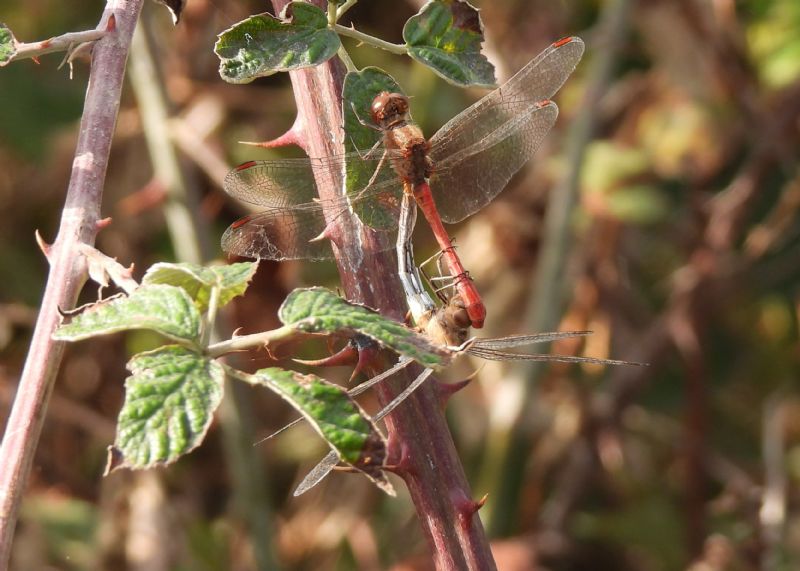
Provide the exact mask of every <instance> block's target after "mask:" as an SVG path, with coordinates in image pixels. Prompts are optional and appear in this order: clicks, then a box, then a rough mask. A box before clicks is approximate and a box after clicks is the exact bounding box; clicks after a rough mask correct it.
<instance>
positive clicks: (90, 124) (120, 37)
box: [0, 0, 143, 569]
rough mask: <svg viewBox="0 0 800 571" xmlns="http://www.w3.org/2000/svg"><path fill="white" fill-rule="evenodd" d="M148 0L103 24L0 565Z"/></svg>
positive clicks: (32, 371)
mask: <svg viewBox="0 0 800 571" xmlns="http://www.w3.org/2000/svg"><path fill="white" fill-rule="evenodd" d="M142 3H143V0H128V1H125V2H122V1H119V0H109V1H108V2H107V3H106V7H105V10H104V12H103V16H102V18H101V20H100V21H101V24H100V26H98V27H100V28H103V29H104V30H105V29H106V27H107V24H108V23H109V19H110V18H111V17H112V16H113V17H114V18H115V20H116V22H115V24H114V26H113V27H112V29H111V30H109V31H108V33H106V34H105V35H104V36H103V38H102V39H101V40H99V41H98V42H97V44H95V46H94V50H93V54H92V64H91V71H90V78H89V85H88V88H87V91H86V101H85V103H84V109H83V117H82V118H81V125H80V131H79V133H78V143H77V145H76V148H75V159H74V160H73V163H72V175H71V177H70V181H69V187H68V189H67V196H66V201H65V204H64V210H63V212H62V216H61V225H60V227H59V230H58V236H57V237H56V240H55V242H54V243H53V245H52V246H51V247H50V248H49V249H48V252H47V256H48V261H49V262H50V273H49V276H48V279H47V286H46V288H45V292H44V297H43V299H42V304H41V309H40V311H39V317H38V319H37V321H36V328H35V330H34V332H33V338H32V340H31V346H30V349H29V351H28V356H27V359H26V361H25V367H24V369H23V371H22V377H21V378H20V381H19V389H18V391H17V396H16V398H15V399H14V404H13V406H12V408H11V414H10V416H9V418H8V423H7V425H6V431H5V434H4V436H3V443H2V445H1V446H0V458H2V461H1V462H0V569H5V568H6V567H7V565H8V560H9V558H10V556H11V543H12V539H13V536H14V528H15V526H16V523H17V515H18V512H19V507H20V503H21V501H22V495H23V493H24V491H25V487H26V482H27V480H28V475H29V474H30V470H31V466H32V464H33V457H34V452H35V451H36V445H37V443H38V441H39V435H40V434H41V431H42V424H43V422H44V417H45V413H46V411H47V403H48V400H49V398H50V394H51V393H52V390H53V383H54V381H55V377H56V373H58V368H59V365H60V364H61V358H62V357H63V355H64V347H65V342H64V341H54V340H53V339H52V337H51V336H52V334H53V332H54V331H55V329H56V327H57V326H58V324H59V322H60V320H61V314H60V311H59V308H61V309H70V308H72V307H74V306H75V302H76V300H77V298H78V293H79V292H80V290H81V287H82V286H83V284H84V282H85V281H86V259H85V258H84V256H83V255H81V254H80V252H79V248H78V245H79V244H81V243H84V244H94V239H95V236H96V234H97V228H98V227H97V223H98V221H99V219H100V203H101V198H102V195H103V183H104V182H105V177H106V168H107V166H108V155H109V151H110V149H111V139H112V137H113V134H114V127H115V125H116V121H117V112H118V110H119V100H120V94H121V92H122V81H123V77H124V74H125V63H126V61H127V59H128V48H129V46H130V42H131V36H132V35H133V30H134V28H135V26H136V20H137V18H138V17H139V12H140V11H141V8H142Z"/></svg>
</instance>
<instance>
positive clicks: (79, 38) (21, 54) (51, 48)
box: [7, 29, 107, 63]
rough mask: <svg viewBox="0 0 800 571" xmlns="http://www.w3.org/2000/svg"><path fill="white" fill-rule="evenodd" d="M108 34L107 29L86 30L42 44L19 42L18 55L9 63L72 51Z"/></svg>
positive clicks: (42, 42)
mask: <svg viewBox="0 0 800 571" xmlns="http://www.w3.org/2000/svg"><path fill="white" fill-rule="evenodd" d="M106 33H107V32H106V30H105V29H102V30H101V29H96V30H84V31H82V32H69V33H67V34H62V35H60V36H56V37H55V38H50V39H48V40H42V41H41V42H30V43H25V42H19V43H17V46H16V47H17V51H16V53H15V54H14V55H13V56H12V57H11V59H10V60H9V62H7V63H10V62H11V61H16V60H21V59H28V58H38V57H39V56H43V55H45V54H51V53H54V52H63V51H70V50H72V48H73V47H75V46H78V45H80V44H83V43H86V42H95V41H97V40H99V39H100V38H102V37H103V36H105V35H106Z"/></svg>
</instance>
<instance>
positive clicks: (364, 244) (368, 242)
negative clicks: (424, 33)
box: [273, 0, 496, 571]
mask: <svg viewBox="0 0 800 571" xmlns="http://www.w3.org/2000/svg"><path fill="white" fill-rule="evenodd" d="M286 3H287V0H273V6H274V7H275V10H276V12H280V10H281V9H282V8H283V6H284V5H285V4H286ZM313 3H314V4H316V5H321V2H320V1H319V0H315V1H314V2H313ZM335 28H336V30H337V32H340V33H344V34H345V35H350V36H352V37H356V38H357V39H360V40H362V41H364V42H365V43H369V44H371V45H376V44H379V46H378V47H382V48H384V49H387V50H389V51H393V52H394V53H406V50H405V48H404V47H402V46H395V45H394V44H389V43H387V42H382V41H378V42H376V41H374V40H375V39H374V38H371V37H370V36H366V35H361V34H359V33H358V32H356V33H355V34H356V35H354V34H353V33H352V32H354V31H353V30H348V29H347V28H343V27H341V26H339V25H337V26H336V27H335ZM340 28H342V29H343V30H345V32H342V29H340ZM289 77H290V78H291V81H292V87H293V89H294V95H295V100H296V101H297V112H298V116H299V117H301V118H302V120H303V124H304V125H305V126H306V132H307V135H308V139H307V142H308V144H307V147H306V151H307V152H308V154H309V156H313V157H327V156H331V155H340V154H342V153H343V152H344V141H343V136H342V135H341V134H342V123H343V121H342V84H343V81H344V66H342V64H341V62H340V61H339V60H337V59H332V60H329V61H328V62H326V63H324V64H322V65H319V66H316V67H314V68H309V69H302V70H298V71H292V72H289ZM331 133H336V134H337V135H336V136H335V137H332V136H331ZM337 183H338V184H337ZM317 186H318V188H319V192H320V198H321V199H322V200H323V203H325V202H324V201H325V200H328V199H332V198H338V197H340V196H341V194H340V193H341V192H342V191H343V189H344V184H342V181H332V180H330V177H327V176H325V177H321V179H320V180H317ZM336 222H337V234H338V236H337V240H336V244H335V245H334V252H335V254H336V263H337V266H338V268H339V275H340V276H341V281H342V289H343V290H344V293H345V296H346V297H347V299H349V300H352V301H356V302H359V303H364V304H366V305H368V306H369V307H374V308H377V309H378V310H379V311H380V312H381V313H382V314H383V315H388V316H390V317H392V318H394V319H396V320H398V321H402V320H403V318H404V313H405V308H406V301H405V296H404V294H403V287H402V285H401V283H400V279H399V277H398V275H397V261H396V260H395V256H394V254H393V251H387V250H389V248H388V244H385V243H381V240H384V239H385V238H383V237H382V236H381V235H380V233H376V232H374V231H371V230H370V229H369V228H366V227H365V226H364V225H363V224H361V223H359V222H358V220H356V219H354V218H353V217H352V216H338V217H337V218H336ZM366 369H367V370H365V371H364V372H365V373H366V374H368V375H370V376H374V375H375V374H377V373H379V372H380V371H381V367H380V366H379V365H378V364H375V365H374V366H371V367H367V368H366ZM421 370H422V369H421V367H419V366H410V367H407V368H406V369H404V370H403V371H400V372H399V373H397V374H396V375H394V376H393V377H392V378H391V379H387V381H386V382H383V383H381V384H379V385H377V388H376V392H377V395H378V399H379V400H380V402H381V405H382V406H386V405H387V404H388V403H390V402H391V401H392V400H393V399H394V398H395V397H396V396H397V395H398V394H400V393H402V392H403V390H404V389H405V388H406V387H408V386H409V385H410V384H411V382H412V381H413V380H414V379H415V378H417V377H418V376H419V374H420V372H421ZM436 385H437V383H435V382H429V383H426V384H424V385H423V386H421V387H420V388H419V389H418V390H416V391H415V392H414V393H413V394H412V395H411V396H410V397H409V398H408V399H407V400H406V401H405V402H404V403H403V404H402V405H401V406H399V407H397V409H396V410H394V412H392V414H390V415H389V416H387V417H386V419H385V420H386V427H387V430H388V432H389V440H390V442H391V443H392V446H391V447H390V450H389V454H390V456H392V457H394V458H395V459H396V460H397V461H400V458H401V457H402V462H403V469H402V470H399V471H398V473H399V475H400V476H401V477H402V478H403V480H404V481H405V483H406V485H407V486H408V490H409V493H410V495H411V499H412V501H413V502H414V506H415V508H416V510H417V514H418V519H419V523H420V526H421V527H422V531H423V534H424V535H425V538H426V539H427V541H428V544H429V546H430V550H431V557H432V559H433V562H434V565H435V568H436V569H437V570H438V571H445V570H447V571H450V570H459V571H460V570H481V571H491V570H493V569H496V565H495V563H494V559H493V558H492V554H491V551H490V549H489V542H488V540H487V538H486V535H485V533H484V531H483V526H482V524H481V521H480V518H479V517H478V515H477V512H476V509H477V507H478V506H479V503H477V502H474V501H472V500H471V496H470V490H469V485H468V484H467V480H466V476H465V475H464V469H463V467H462V465H461V461H460V460H459V458H458V454H457V453H456V450H455V445H454V443H453V439H452V436H451V435H450V431H449V428H448V426H447V422H446V419H445V417H444V412H443V410H442V402H441V396H440V392H439V390H438V389H437V386H436ZM434 458H435V461H434V460H433V459H434Z"/></svg>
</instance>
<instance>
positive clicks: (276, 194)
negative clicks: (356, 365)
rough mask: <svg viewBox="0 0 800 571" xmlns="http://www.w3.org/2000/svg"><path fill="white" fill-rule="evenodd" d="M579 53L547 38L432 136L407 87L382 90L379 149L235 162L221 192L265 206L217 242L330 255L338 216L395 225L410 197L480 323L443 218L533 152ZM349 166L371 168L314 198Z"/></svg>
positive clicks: (246, 251) (265, 254)
mask: <svg viewBox="0 0 800 571" xmlns="http://www.w3.org/2000/svg"><path fill="white" fill-rule="evenodd" d="M583 51H584V43H583V41H582V40H581V39H580V38H577V37H567V38H563V39H561V40H559V41H557V42H555V43H553V44H551V45H550V46H549V47H548V48H546V49H545V50H544V51H543V52H542V53H541V54H539V55H538V56H537V57H536V58H534V59H533V60H532V61H531V62H529V63H528V64H527V65H525V66H524V67H523V68H522V69H521V70H520V71H519V72H517V74H516V75H514V76H513V77H512V78H511V79H509V80H508V81H507V82H506V83H505V84H503V85H502V86H501V87H499V88H498V89H495V90H494V91H492V92H491V93H489V94H488V95H486V96H485V97H483V98H482V99H480V100H478V101H477V102H476V103H474V104H473V105H472V106H471V107H469V108H467V109H466V110H464V111H463V112H461V113H460V114H459V115H457V116H456V117H454V118H453V119H451V120H450V121H448V122H447V123H446V124H445V125H444V126H443V127H442V128H441V129H440V130H439V131H437V132H436V134H434V135H433V137H431V138H430V140H427V139H425V137H424V136H423V134H422V131H421V129H420V128H419V126H417V125H416V124H415V123H413V122H412V121H411V119H410V114H409V102H408V98H407V97H406V96H405V95H402V94H399V93H388V92H381V93H380V94H378V95H377V96H376V97H375V99H374V100H373V102H372V105H371V108H370V115H371V119H372V121H373V124H374V125H373V126H374V127H375V128H376V129H378V130H380V131H381V133H382V135H383V152H382V153H375V152H374V149H369V150H358V151H356V152H353V153H346V154H342V155H337V156H331V157H319V158H304V159H284V160H266V161H248V162H246V163H244V164H242V165H239V166H238V167H236V168H235V169H234V170H232V171H231V172H230V173H229V174H228V175H227V177H226V179H225V184H224V188H225V191H226V192H227V193H228V194H230V195H231V196H234V197H236V198H238V199H240V200H242V201H244V202H248V203H251V204H254V205H257V206H260V207H264V208H265V210H263V211H262V212H260V213H258V214H254V215H249V216H245V217H244V218H242V219H240V220H238V221H236V222H234V223H233V224H232V225H231V226H230V227H229V228H228V229H227V231H226V232H225V234H224V235H223V237H222V248H223V250H225V251H226V252H228V253H229V254H235V255H239V256H244V257H252V258H267V259H272V260H278V261H281V260H290V259H311V260H321V259H328V258H331V257H332V250H331V248H330V245H329V244H328V243H327V242H326V241H322V240H320V238H321V237H323V236H331V235H335V233H332V231H331V229H332V228H335V227H336V224H337V223H338V220H339V217H340V216H342V215H344V214H345V213H355V214H357V217H358V219H359V221H360V222H361V223H362V224H363V225H365V226H367V227H369V228H372V229H374V230H377V231H382V232H390V233H392V232H397V220H398V218H399V216H400V210H401V205H402V204H403V200H404V197H405V198H406V199H410V198H413V202H414V204H415V206H416V207H418V208H419V209H420V211H421V212H422V213H423V216H424V217H425V219H426V221H427V222H428V224H429V225H430V227H431V230H432V231H433V234H434V236H435V238H436V240H437V243H438V245H439V248H440V250H441V252H442V257H443V258H444V260H445V263H446V265H447V266H448V269H449V275H450V277H451V278H452V280H453V282H454V287H455V288H456V290H457V291H458V294H459V297H460V298H461V300H462V301H463V303H464V306H465V311H466V312H467V315H468V316H469V320H470V325H471V326H472V327H476V328H480V327H482V326H483V323H484V319H485V317H486V308H485V306H484V304H483V301H482V299H481V297H480V294H479V293H478V291H477V288H476V287H475V284H474V282H473V280H472V278H471V277H470V275H469V273H468V272H467V271H466V270H465V269H464V266H463V264H462V263H461V260H460V259H459V257H458V255H457V254H456V251H455V248H454V246H453V244H452V241H451V239H450V237H449V235H448V233H447V231H446V230H445V227H444V223H448V224H454V223H457V222H460V221H462V220H464V219H465V218H467V217H468V216H470V215H472V214H474V213H475V212H477V211H478V210H480V209H481V208H483V207H484V206H486V205H487V204H488V203H489V202H490V201H491V200H493V199H494V197H495V196H497V194H498V193H499V192H500V191H501V190H503V188H504V187H505V186H506V185H507V184H508V181H509V180H510V179H511V177H512V176H513V175H514V174H515V173H516V172H517V171H518V170H519V169H520V168H521V167H522V166H523V165H524V164H525V163H526V162H527V161H528V159H529V158H530V157H531V156H532V155H533V154H534V153H535V152H536V150H537V149H538V148H539V146H540V144H541V142H542V140H543V139H544V136H545V135H546V134H547V133H548V131H549V130H550V129H551V128H552V126H553V124H554V123H555V121H556V118H557V116H558V107H557V106H556V104H555V103H553V102H552V101H551V100H550V98H551V97H552V96H553V95H554V94H555V93H556V92H557V91H558V90H559V89H560V88H561V86H562V85H563V84H564V82H565V81H566V80H567V78H568V77H569V75H570V74H571V73H572V71H573V70H574V69H575V67H576V66H577V64H578V62H579V61H580V58H581V56H582V55H583ZM378 155H380V156H378ZM351 164H358V165H359V168H363V169H364V170H365V171H366V172H370V173H372V175H371V176H370V177H369V178H368V180H367V181H365V182H363V183H362V186H361V187H360V188H351V189H350V190H349V191H348V192H347V193H346V194H343V195H342V196H339V197H337V198H333V199H325V200H322V199H320V198H318V192H317V188H318V187H322V186H325V185H335V186H341V184H342V180H343V179H344V176H343V173H345V172H346V170H347V168H348V165H351ZM383 243H385V244H387V246H386V247H387V249H388V247H391V246H390V244H391V242H388V241H384V242H383ZM396 247H397V248H400V247H401V244H400V243H399V241H398V242H396Z"/></svg>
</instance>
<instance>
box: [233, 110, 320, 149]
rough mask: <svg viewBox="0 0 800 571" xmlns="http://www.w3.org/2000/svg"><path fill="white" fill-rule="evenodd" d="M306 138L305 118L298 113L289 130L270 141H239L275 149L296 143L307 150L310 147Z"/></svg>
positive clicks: (253, 145)
mask: <svg viewBox="0 0 800 571" xmlns="http://www.w3.org/2000/svg"><path fill="white" fill-rule="evenodd" d="M306 139H307V137H306V128H305V122H304V121H303V118H302V117H301V116H300V115H299V114H298V115H297V116H296V117H295V119H294V123H293V124H292V126H291V127H289V130H288V131H286V132H285V133H284V134H283V135H281V136H280V137H277V138H275V139H272V140H269V141H260V142H253V141H239V142H240V143H241V144H242V145H250V146H252V147H261V148H262V149H275V148H278V147H288V146H291V145H295V146H297V147H300V148H301V149H303V150H304V151H305V150H307V147H308V144H307V142H306Z"/></svg>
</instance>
